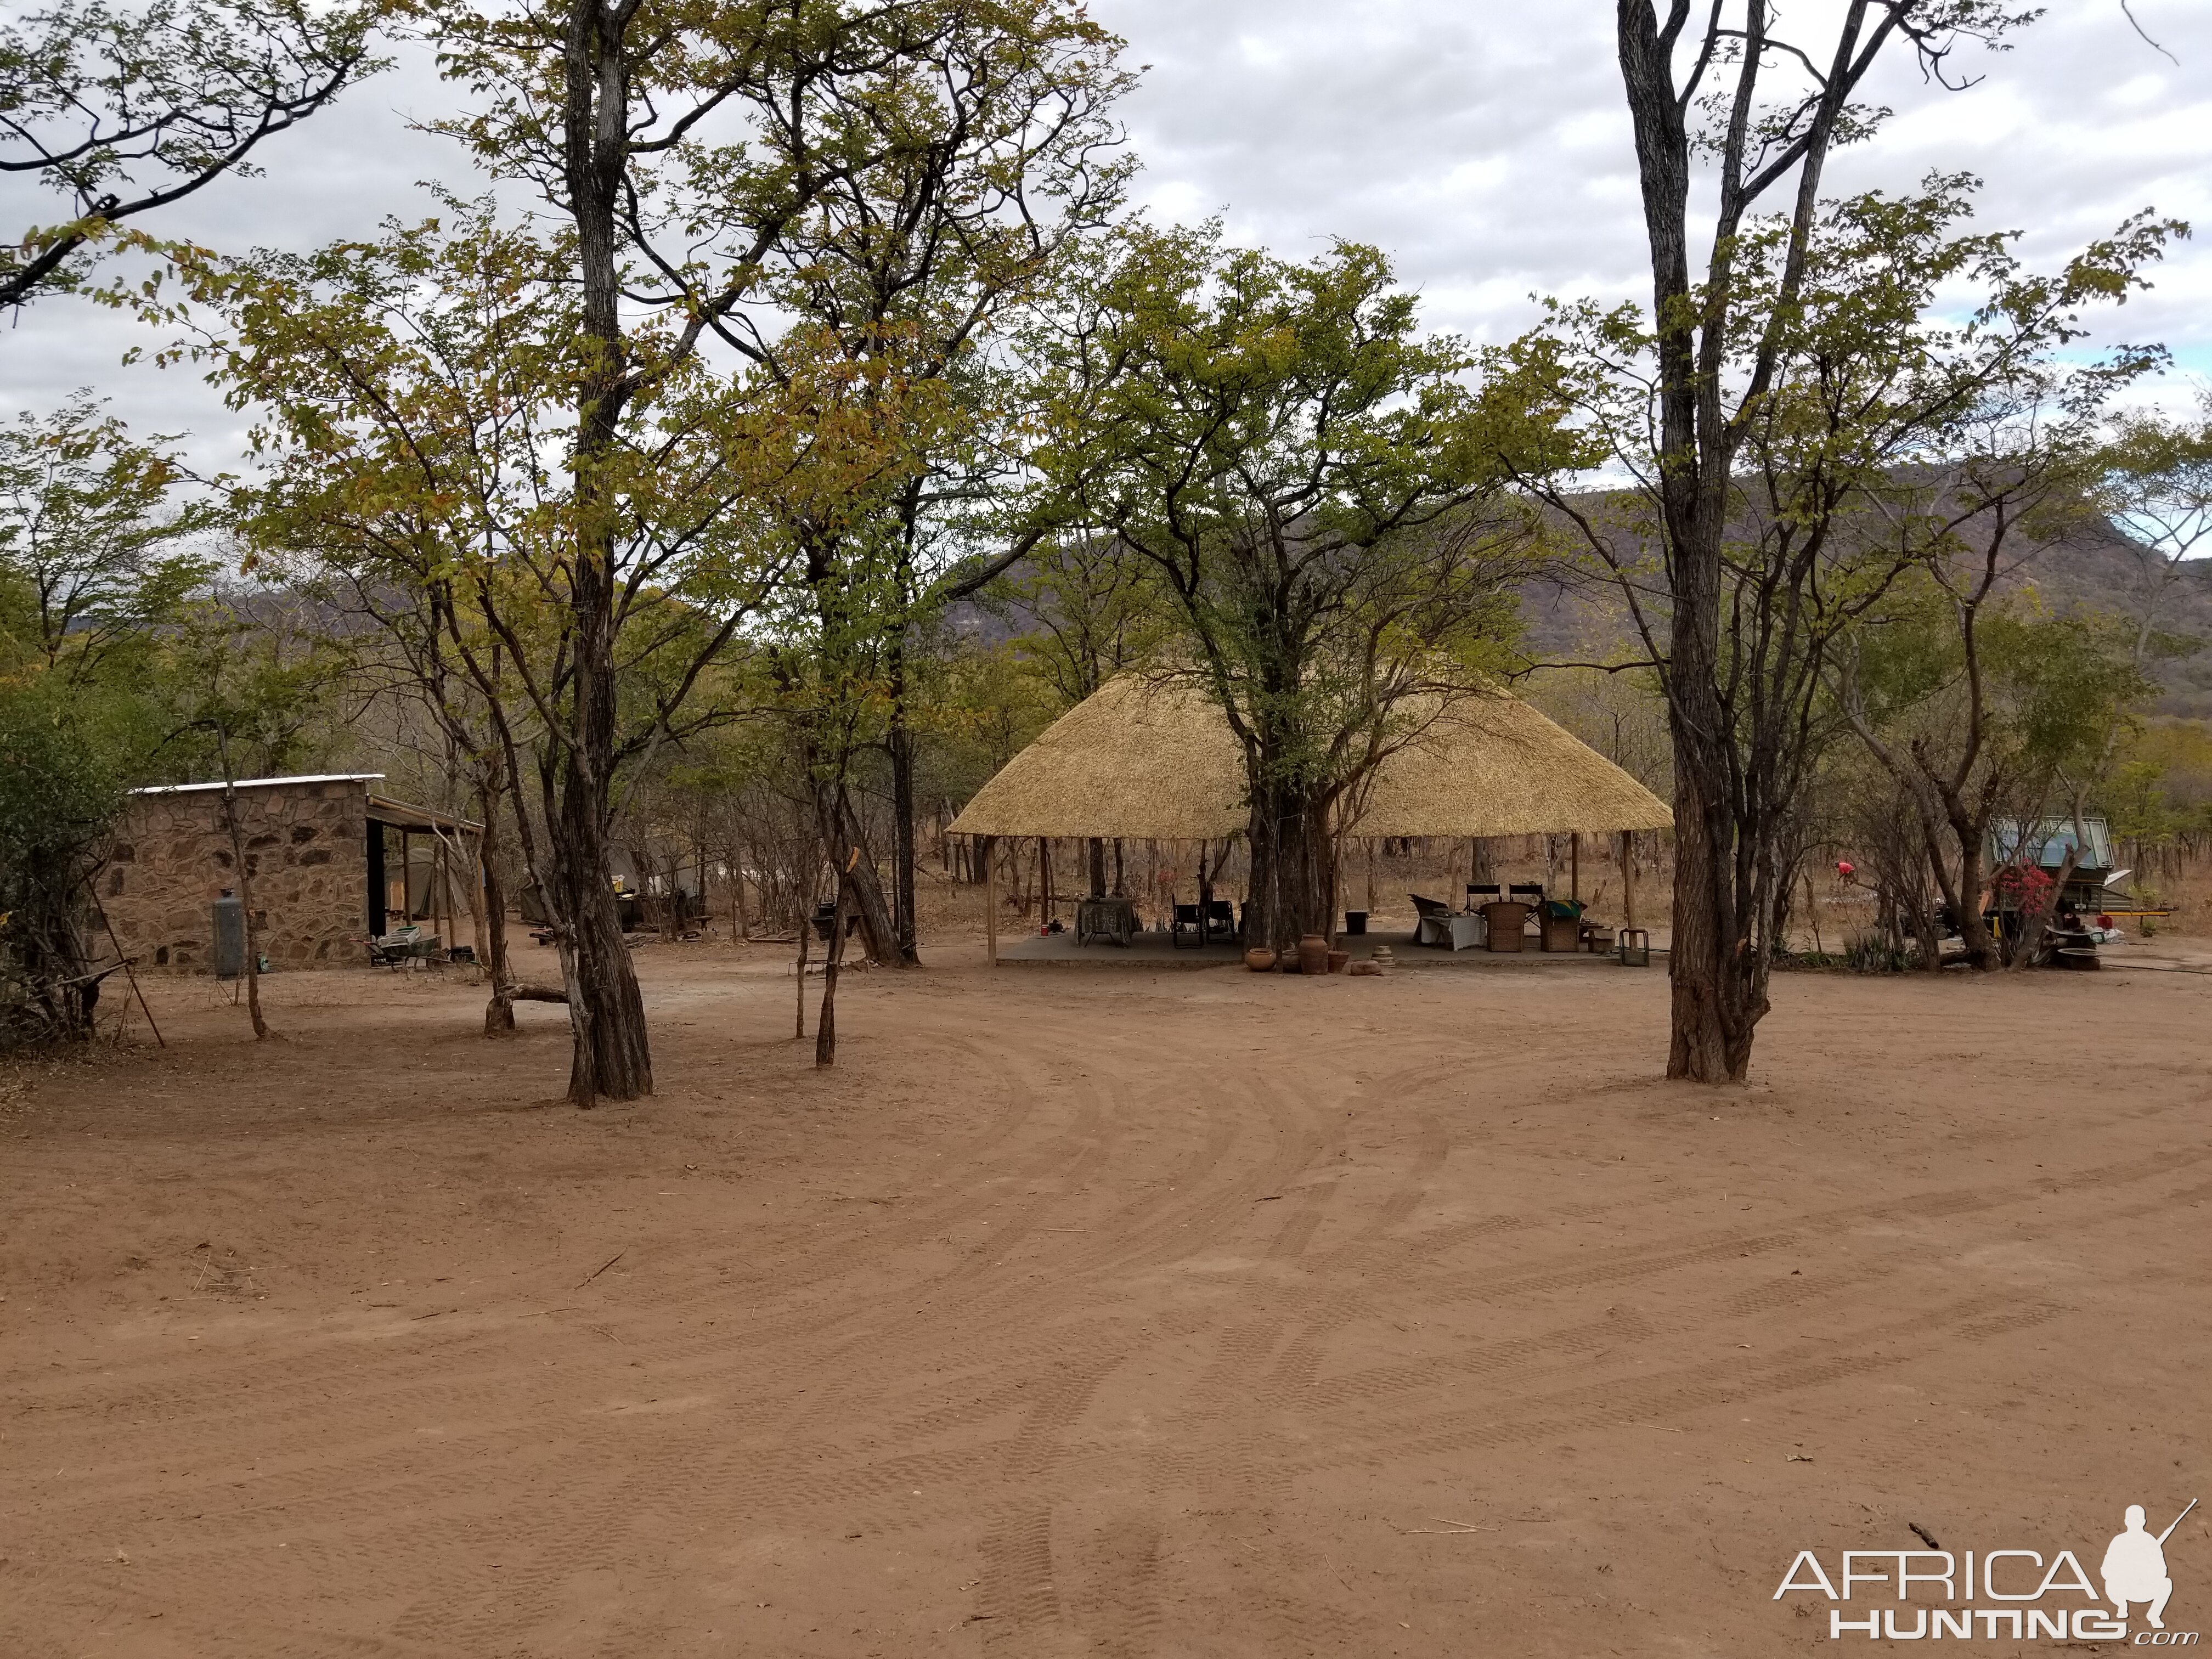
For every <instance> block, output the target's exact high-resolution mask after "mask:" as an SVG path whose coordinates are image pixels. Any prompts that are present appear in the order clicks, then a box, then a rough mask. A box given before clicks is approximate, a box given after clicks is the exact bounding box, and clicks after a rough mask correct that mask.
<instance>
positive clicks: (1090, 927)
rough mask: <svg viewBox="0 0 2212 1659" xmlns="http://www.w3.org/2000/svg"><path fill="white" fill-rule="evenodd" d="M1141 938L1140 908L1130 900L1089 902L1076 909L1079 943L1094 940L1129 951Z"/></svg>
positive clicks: (1083, 901) (1088, 899)
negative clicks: (1138, 911)
mask: <svg viewBox="0 0 2212 1659" xmlns="http://www.w3.org/2000/svg"><path fill="white" fill-rule="evenodd" d="M1136 937H1137V907H1136V906H1135V905H1134V904H1133V903H1132V902H1130V901H1129V900H1127V899H1126V898H1117V897H1112V896H1108V897H1103V898H1087V899H1084V900H1081V901H1079V902H1078V903H1077V905H1076V907H1075V942H1076V943H1077V944H1078V945H1088V944H1090V943H1091V940H1093V939H1098V940H1100V941H1102V942H1103V943H1104V944H1108V945H1121V947H1122V948H1123V949H1125V950H1126V949H1127V947H1128V946H1129V945H1130V944H1131V943H1132V942H1133V941H1134V940H1135V939H1136Z"/></svg>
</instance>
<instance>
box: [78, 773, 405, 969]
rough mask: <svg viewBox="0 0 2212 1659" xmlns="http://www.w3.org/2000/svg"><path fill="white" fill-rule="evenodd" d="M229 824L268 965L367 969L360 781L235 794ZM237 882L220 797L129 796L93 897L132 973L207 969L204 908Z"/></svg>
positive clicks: (209, 921) (208, 914) (211, 942)
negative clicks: (131, 960)
mask: <svg viewBox="0 0 2212 1659" xmlns="http://www.w3.org/2000/svg"><path fill="white" fill-rule="evenodd" d="M238 829H239V836H240V840H241V841H242V842H244V843H245V848H246V875H247V877H248V878H249V879H250V880H251V881H252V884H253V912H254V914H253V933H254V943H255V945H256V946H257V947H258V949H259V951H260V952H261V954H262V955H263V956H264V957H268V959H269V965H270V968H271V969H298V968H341V967H353V966H358V965H360V964H361V963H365V962H367V961H368V951H367V949H366V948H365V947H364V946H363V945H362V936H363V934H364V933H366V932H367V931H368V786H367V785H365V784H362V783H344V782H340V783H307V784H283V785H277V786H264V787H259V788H241V789H240V791H239V792H238ZM237 885H238V878H237V875H236V873H235V872H234V867H233V860H232V856H231V848H230V829H229V827H228V822H227V821H226V820H225V818H224V817H223V805H222V790H220V789H196V790H192V791H191V792H189V793H183V794H160V795H135V796H133V797H132V798H131V805H130V808H129V810H128V811H125V814H124V817H123V820H122V822H121V823H120V824H118V827H117V829H116V832H115V841H114V844H113V846H112V849H111V851H110V853H109V854H108V861H107V866H106V868H105V869H104V870H102V871H101V872H100V903H101V905H102V906H103V907H104V908H106V911H107V919H108V921H109V923H110V925H111V926H112V927H114V929H115V934H116V937H117V939H119V940H120V941H121V942H122V945H123V949H124V951H125V954H126V955H129V956H132V957H137V961H138V967H139V969H140V970H141V971H142V972H143V971H147V970H149V969H151V970H158V969H168V970H170V971H171V972H176V973H208V972H210V971H212V970H213V969H214V966H215V919H214V915H213V910H212V907H213V905H214V903H215V901H216V898H217V897H218V896H220V895H221V894H222V890H223V889H224V888H226V887H228V888H232V889H234V890H235V889H236V887H237Z"/></svg>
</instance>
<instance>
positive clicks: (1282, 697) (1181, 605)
mask: <svg viewBox="0 0 2212 1659" xmlns="http://www.w3.org/2000/svg"><path fill="white" fill-rule="evenodd" d="M1037 349H1038V351H1039V353H1040V355H1041V356H1042V358H1043V360H1044V362H1045V363H1046V364H1047V365H1048V368H1047V369H1046V372H1045V385H1046V386H1047V388H1048V390H1047V393H1046V398H1045V409H1046V414H1045V416H1044V417H1043V421H1042V430H1043V431H1044V432H1045V433H1046V434H1047V436H1046V438H1045V440H1044V441H1043V442H1042V443H1041V444H1040V445H1039V446H1038V447H1036V450H1035V451H1034V452H1033V453H1032V456H1031V459H1032V463H1033V465H1035V466H1036V469H1037V471H1038V473H1039V476H1040V478H1041V480H1042V490H1043V491H1044V492H1045V493H1046V495H1048V498H1050V499H1051V500H1054V501H1058V502H1060V503H1062V504H1064V505H1063V507H1062V508H1061V510H1063V511H1064V512H1065V513H1066V515H1067V516H1068V518H1069V519H1070V520H1072V521H1073V523H1074V524H1075V525H1077V526H1079V527H1082V526H1088V527H1093V528H1095V530H1096V531H1097V532H1098V533H1100V534H1103V535H1104V536H1107V537H1110V538H1112V540H1113V541H1114V543H1115V544H1116V545H1117V546H1118V547H1119V548H1120V549H1121V550H1122V551H1124V552H1125V553H1126V554H1127V555H1128V556H1132V557H1134V558H1138V559H1140V560H1143V561H1145V562H1147V563H1148V564H1149V565H1150V566H1151V568H1152V570H1153V571H1154V572H1156V573H1157V578H1158V582H1159V584H1160V586H1161V588H1162V589H1163V590H1164V592H1165V593H1166V594H1167V595H1168V596H1169V604H1170V607H1171V609H1172V610H1173V611H1174V613H1175V614H1176V617H1177V619H1178V634H1179V636H1180V637H1179V641H1178V647H1179V649H1180V650H1181V651H1182V653H1184V654H1185V658H1186V661H1187V663H1188V671H1190V672H1192V673H1194V675H1196V676H1197V678H1198V679H1199V680H1200V683H1201V684H1203V685H1204V686H1205V687H1206V689H1207V690H1209V691H1210V692H1211V694H1212V696H1213V698H1214V700H1215V701H1216V702H1218V705H1219V706H1220V708H1221V710H1222V712H1223V714H1224V716H1225V718H1226V720H1228V722H1229V725H1230V727H1231V730H1232V731H1233V732H1235V733H1236V735H1237V739H1238V741H1239V743H1240V744H1242V746H1243V750H1244V757H1245V785H1246V789H1247V792H1248V795H1249V801H1250V818H1249V831H1248V834H1249V840H1250V848H1251V860H1252V876H1251V899H1250V908H1249V915H1248V937H1249V940H1250V942H1251V943H1253V944H1255V945H1260V944H1265V945H1276V946H1288V945H1291V944H1292V943H1293V942H1295V940H1296V939H1297V937H1298V936H1299V935H1300V934H1302V933H1328V932H1330V931H1331V926H1330V924H1331V919H1332V916H1333V913H1334V908H1335V902H1334V888H1335V867H1336V859H1335V855H1334V848H1335V842H1334V835H1335V822H1334V820H1335V816H1336V814H1337V811H1338V808H1339V803H1340V801H1341V800H1342V799H1344V797H1345V796H1346V793H1347V792H1349V791H1352V790H1353V789H1355V788H1356V787H1357V786H1358V783H1359V782H1360V781H1361V780H1362V779H1364V777H1365V776H1367V775H1369V773H1370V772H1371V771H1372V769H1373V768H1374V767H1375V766H1376V764H1377V763H1379V762H1380V761H1381V760H1382V759H1383V757H1385V756H1387V755H1388V754H1389V753H1390V752H1392V750H1394V749H1395V748H1396V747H1398V746H1400V745H1401V744H1403V743H1405V742H1406V741H1407V739H1408V738H1410V737H1411V736H1413V733H1414V732H1415V730H1416V729H1417V727H1418V726H1419V724H1420V723H1421V720H1422V716H1421V715H1420V714H1419V713H1417V712H1416V711H1419V710H1430V711H1433V710H1434V709H1436V708H1438V707H1439V706H1440V705H1441V702H1442V701H1443V700H1444V699H1449V697H1452V696H1456V695H1461V694H1464V693H1468V692H1470V691H1472V690H1474V689H1476V688H1477V687H1478V686H1480V684H1482V683H1483V681H1484V677H1485V675H1486V673H1487V672H1489V671H1494V670H1495V669H1497V668H1498V666H1500V665H1502V663H1503V661H1504V647H1505V646H1506V644H1508V643H1509V642H1510V641H1511V639H1512V638H1513V636H1514V635H1515V633H1516V623H1517V617H1518V608H1517V599H1516V594H1515V584H1516V579H1517V578H1518V577H1519V576H1521V575H1522V574H1523V573H1524V571H1525V569H1526V568H1527V557H1528V547H1529V536H1528V526H1527V524H1526V523H1525V521H1524V520H1523V518H1522V515H1521V514H1520V513H1519V512H1518V511H1517V510H1516V509H1515V508H1514V507H1512V506H1511V505H1510V502H1509V501H1507V499H1506V498H1505V493H1504V492H1505V489H1506V484H1507V477H1506V472H1505V468H1504V461H1503V456H1504V453H1506V452H1507V451H1508V450H1511V451H1514V452H1516V453H1521V454H1522V455H1524V456H1528V457H1541V458H1542V459H1543V461H1545V462H1547V463H1556V461H1557V460H1558V459H1559V457H1558V455H1557V453H1555V449H1554V443H1555V438H1556V422H1557V421H1558V419H1559V416H1560V414H1561V413H1562V412H1563V411H1562V410H1561V408H1560V407H1559V404H1557V403H1556V402H1555V401H1554V402H1553V403H1551V404H1549V405H1548V406H1547V402H1546V394H1545V393H1544V392H1543V391H1542V389H1541V376H1539V375H1535V374H1522V375H1511V376H1507V377H1505V378H1503V379H1500V380H1495V381H1491V382H1486V383H1484V384H1482V385H1481V386H1476V385H1475V384H1474V379H1475V375H1476V372H1477V370H1478V368H1480V365H1479V363H1478V362H1477V360H1476V359H1475V358H1474V356H1472V355H1471V354H1470V353H1469V352H1468V350H1467V349H1466V348H1465V347H1464V346H1463V345H1462V344H1461V343H1459V342H1458V341H1456V340H1455V339H1452V338H1449V337H1423V336H1421V335H1419V334H1418V333H1417V332H1416V315H1415V307H1414V302H1413V297H1412V296H1411V295H1407V294H1405V293H1402V292H1401V291H1398V290H1397V289H1395V288H1394V287H1393V285H1392V278H1391V272H1390V268H1389V264H1388V262H1387V261H1385V260H1384V258H1383V256H1382V255H1381V254H1380V253H1378V252H1376V251H1375V250H1373V249H1372V248H1367V247H1362V246H1355V245H1351V244H1340V245H1339V246H1337V247H1336V248H1334V250H1333V251H1332V252H1329V253H1328V254H1326V255H1324V256H1322V257H1321V258H1317V259H1315V260H1313V261H1310V262H1309V263H1306V264H1294V263H1290V262H1286V261H1283V260H1279V259H1274V258H1269V257H1267V256H1266V255H1264V254H1261V253H1256V252H1243V251H1232V250H1226V249H1225V248H1224V247H1223V246H1221V244H1220V241H1219V238H1218V231H1216V230H1214V229H1212V228H1208V229H1206V230H1203V231H1199V232H1173V233H1159V232H1154V231H1151V230H1146V229H1141V228H1139V229H1137V230H1133V231H1132V232H1131V233H1130V234H1128V236H1127V239H1126V240H1125V241H1124V243H1123V244H1122V245H1121V247H1120V248H1119V249H1118V250H1117V251H1116V252H1115V253H1114V254H1113V255H1112V256H1111V257H1110V258H1107V259H1105V260H1104V261H1103V262H1102V264H1101V266H1100V268H1099V269H1098V270H1097V271H1096V272H1095V274H1094V275H1093V276H1091V278H1090V280H1089V281H1088V282H1087V283H1086V284H1085V287H1084V289H1083V290H1082V291H1081V294H1080V295H1079V300H1078V301H1077V302H1076V304H1075V305H1074V307H1073V308H1072V314H1071V315H1069V316H1067V317H1066V319H1063V322H1062V324H1061V325H1060V327H1059V328H1058V329H1056V330H1055V331H1053V332H1051V333H1049V334H1045V333H1042V332H1041V334H1040V336H1039V338H1038V341H1037Z"/></svg>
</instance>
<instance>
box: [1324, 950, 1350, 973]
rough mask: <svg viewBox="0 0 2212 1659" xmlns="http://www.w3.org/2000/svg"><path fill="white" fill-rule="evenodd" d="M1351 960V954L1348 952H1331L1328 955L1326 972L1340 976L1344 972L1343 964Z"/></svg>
mask: <svg viewBox="0 0 2212 1659" xmlns="http://www.w3.org/2000/svg"><path fill="white" fill-rule="evenodd" d="M1351 960H1352V952H1351V951H1330V952H1329V953H1328V971H1329V972H1330V973H1332V974H1340V973H1342V972H1343V971H1344V969H1345V964H1346V963H1349V962H1350V961H1351Z"/></svg>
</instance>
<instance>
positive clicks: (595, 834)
mask: <svg viewBox="0 0 2212 1659" xmlns="http://www.w3.org/2000/svg"><path fill="white" fill-rule="evenodd" d="M634 15H635V13H634V12H621V13H616V12H611V11H609V10H607V9H604V8H601V7H599V6H592V5H585V4H577V5H575V6H574V7H573V8H572V9H570V10H569V11H568V15H567V17H566V18H565V20H564V23H563V33H564V39H563V41H562V46H563V48H564V62H563V64H562V76H561V80H562V129H561V139H562V182H563V185H564V186H565V193H566V196H567V201H566V203H565V204H564V205H565V206H566V207H567V209H568V213H569V216H571V217H572V218H573V219H574V222H575V227H576V258H577V275H578V277H579V285H578V300H579V303H580V318H579V323H580V328H579V332H580V336H581V343H582V345H583V347H584V349H583V350H582V351H581V352H580V355H579V362H580V365H581V367H580V371H579V374H578V382H579V384H578V388H577V395H576V435H575V440H574V445H573V449H572V458H571V464H572V468H573V474H574V486H573V489H574V495H573V501H572V510H573V513H574V525H573V528H572V530H571V532H570V533H571V535H572V537H573V540H574V554H573V557H572V561H571V575H570V582H569V593H568V612H569V614H568V626H569V631H570V638H571V641H572V642H573V643H572V650H573V653H574V654H573V657H572V659H571V660H572V663H573V677H572V681H571V684H572V688H573V689H572V691H571V693H570V700H569V704H568V709H567V710H566V713H567V714H568V719H567V720H566V721H565V723H564V728H563V729H560V730H557V731H552V732H548V733H547V734H546V736H545V738H544V741H545V742H546V743H547V744H549V745H550V759H551V762H552V764H551V766H550V769H546V770H545V771H544V794H545V833H546V840H547V842H549V843H550V853H551V855H552V856H551V860H550V861H551V863H552V866H553V872H552V873H553V881H552V883H551V886H552V888H553V889H554V891H551V892H549V893H548V894H547V895H546V896H547V899H548V901H549V902H550V903H551V904H553V905H554V906H555V907H556V916H557V917H558V921H559V925H560V929H561V933H560V938H561V955H562V963H561V966H562V977H563V979H564V980H565V981H566V982H567V984H568V1018H569V1022H570V1025H571V1028H572V1030H573V1032H574V1039H575V1048H574V1054H573V1056H572V1058H571V1060H570V1063H569V1068H568V1097H569V1099H570V1100H572V1101H573V1102H574V1103H575V1104H576V1105H578V1106H580V1107H586V1106H591V1105H593V1104H595V1103H598V1102H599V1101H600V1100H615V1101H624V1100H635V1099H638V1098H640V1097H642V1096H645V1095H649V1094H651V1093H652V1092H653V1060H652V1055H651V1053H650V1052H649V1049H648V1047H647V1040H646V1029H645V1003H644V1000H643V999H642V997H641V996H640V994H639V993H638V987H637V975H636V972H635V969H633V968H632V966H631V963H630V959H629V948H628V947H627V946H626V945H623V936H622V918H621V915H620V912H619V910H618V909H617V906H616V903H615V896H614V883H613V869H612V866H611V861H610V860H609V858H608V855H607V854H608V839H609V835H610V831H611V828H612V818H613V813H612V805H611V803H612V792H613V787H614V777H613V772H614V757H615V714H616V697H617V685H616V668H615V631H616V617H615V606H616V600H617V592H618V591H619V586H620V583H619V580H618V576H617V570H616V553H615V535H616V523H617V515H618V513H619V511H620V506H619V503H618V502H617V501H616V499H615V486H614V483H613V480H612V477H611V475H612V472H613V470H614V467H615V464H616V461H617V457H618V454H619V451H620V447H621V424H622V419H623V410H624V409H625V407H626V406H627V404H628V403H629V398H630V395H631V388H630V385H629V374H628V369H629V342H628V340H627V339H626V337H624V335H623V325H622V314H621V300H622V272H621V266H620V261H619V259H618V258H617V253H616V242H617V234H616V221H617V213H618V211H619V207H620V201H621V184H622V180H623V175H624V173H625V171H626V169H627V167H628V165H629V114H630V97H629V94H630V84H629V62H628V59H627V57H626V53H625V43H624V41H623V33H624V32H625V30H626V29H627V27H628V26H629V20H630V18H631V17H633V16H634Z"/></svg>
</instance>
